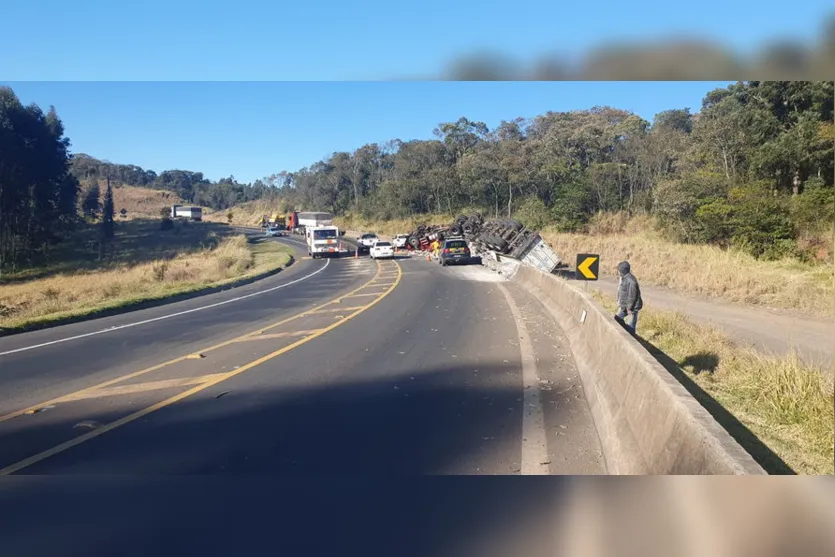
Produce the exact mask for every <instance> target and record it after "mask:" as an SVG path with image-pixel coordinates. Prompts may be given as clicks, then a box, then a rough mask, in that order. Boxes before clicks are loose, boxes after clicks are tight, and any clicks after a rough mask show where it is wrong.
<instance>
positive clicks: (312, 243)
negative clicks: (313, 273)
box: [304, 226, 347, 259]
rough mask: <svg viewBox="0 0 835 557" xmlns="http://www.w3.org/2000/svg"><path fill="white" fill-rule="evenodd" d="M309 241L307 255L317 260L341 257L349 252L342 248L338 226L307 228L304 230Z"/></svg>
mask: <svg viewBox="0 0 835 557" xmlns="http://www.w3.org/2000/svg"><path fill="white" fill-rule="evenodd" d="M304 235H305V240H306V241H307V255H309V256H311V257H313V258H314V259H317V258H319V257H326V256H327V257H331V256H333V257H339V256H340V255H341V254H343V253H344V252H347V250H345V249H344V248H343V247H342V240H340V239H339V237H340V236H341V234H340V233H339V227H337V226H307V227H305V229H304Z"/></svg>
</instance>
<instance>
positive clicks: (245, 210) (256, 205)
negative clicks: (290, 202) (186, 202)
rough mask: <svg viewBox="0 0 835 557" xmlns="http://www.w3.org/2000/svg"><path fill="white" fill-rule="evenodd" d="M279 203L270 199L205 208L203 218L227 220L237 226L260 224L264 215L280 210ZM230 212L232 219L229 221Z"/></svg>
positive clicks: (212, 220) (211, 220)
mask: <svg viewBox="0 0 835 557" xmlns="http://www.w3.org/2000/svg"><path fill="white" fill-rule="evenodd" d="M279 208H280V207H278V206H277V205H275V204H272V203H270V202H269V201H263V200H256V201H249V202H247V203H242V204H240V205H236V206H235V207H232V208H231V209H224V210H219V211H212V210H208V209H203V220H204V221H207V222H225V223H229V224H233V225H236V226H259V225H260V224H261V218H262V217H263V216H264V215H271V214H273V213H276V212H280V211H279ZM229 213H232V221H231V222H229Z"/></svg>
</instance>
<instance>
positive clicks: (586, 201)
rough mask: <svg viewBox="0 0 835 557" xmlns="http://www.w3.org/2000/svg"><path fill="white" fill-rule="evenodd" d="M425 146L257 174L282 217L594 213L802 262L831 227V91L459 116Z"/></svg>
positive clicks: (538, 224) (724, 93)
mask: <svg viewBox="0 0 835 557" xmlns="http://www.w3.org/2000/svg"><path fill="white" fill-rule="evenodd" d="M434 136H435V138H434V139H431V140H425V141H424V140H416V141H407V142H404V141H400V140H393V141H389V142H387V143H383V144H369V145H364V146H362V147H360V148H359V149H357V150H356V151H354V152H352V153H348V152H337V153H333V155H332V156H330V157H329V158H327V159H326V160H322V161H318V162H316V163H315V164H313V165H311V166H309V167H306V168H302V169H301V170H299V171H297V172H292V173H288V172H283V173H281V174H278V175H275V176H272V177H270V180H272V181H273V183H274V184H275V185H276V186H277V187H278V191H279V195H280V196H281V197H282V198H283V199H284V200H285V204H286V205H287V206H294V207H303V208H307V209H318V210H329V211H332V212H334V213H336V214H344V213H347V212H352V213H355V214H362V215H363V216H365V217H367V218H380V219H390V218H398V217H408V216H414V215H421V214H428V213H444V214H450V215H451V214H457V213H459V212H462V211H465V210H469V209H479V210H482V211H486V212H487V213H489V214H491V215H492V216H494V217H499V216H510V215H513V216H515V217H516V218H518V219H520V220H522V221H523V222H525V223H526V224H528V225H530V226H533V227H535V228H542V227H545V226H553V227H556V228H557V229H559V230H562V231H578V230H582V229H583V227H584V226H585V225H586V224H587V223H588V221H589V219H590V218H591V217H592V216H593V215H595V214H596V213H599V212H625V213H626V214H629V215H634V214H639V213H644V214H650V215H653V216H655V217H656V219H655V220H656V221H657V222H658V223H659V227H660V228H661V230H663V231H664V232H665V233H666V234H667V235H669V237H670V238H671V239H674V240H676V241H679V242H689V243H711V244H715V245H720V246H723V247H730V246H734V247H738V248H741V249H743V250H746V251H748V252H749V253H751V254H753V255H755V256H757V257H762V258H777V257H782V256H786V255H795V256H800V257H808V256H810V254H811V253H812V252H813V251H814V248H815V242H816V241H818V239H819V238H820V235H821V234H822V233H825V232H827V231H828V230H829V228H830V227H831V226H832V224H833V219H835V190H833V144H834V143H835V127H834V126H833V83H832V82H759V81H747V82H739V83H735V84H733V85H731V86H729V87H727V88H720V89H716V90H713V91H710V92H708V93H707V94H706V95H705V97H704V99H703V102H702V106H701V110H700V111H699V112H698V113H697V114H693V113H691V112H690V109H689V108H676V109H671V110H666V111H663V112H661V113H659V114H657V115H656V116H655V117H654V118H653V121H652V122H649V121H647V120H645V119H643V118H641V117H640V116H638V115H636V114H633V113H631V112H629V111H625V110H620V109H617V108H611V107H594V108H591V109H589V110H578V111H572V112H548V113H546V114H542V115H540V116H536V117H534V118H531V119H523V118H516V119H514V120H507V121H502V122H501V123H500V124H499V125H498V126H497V127H496V128H495V129H492V130H491V129H488V127H487V126H486V125H485V124H484V123H482V122H478V121H473V120H470V119H468V118H464V117H462V118H460V119H459V120H457V121H455V122H446V123H442V124H440V125H439V126H438V127H437V128H435V130H434Z"/></svg>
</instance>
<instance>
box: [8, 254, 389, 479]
mask: <svg viewBox="0 0 835 557" xmlns="http://www.w3.org/2000/svg"><path fill="white" fill-rule="evenodd" d="M395 265H397V263H395ZM380 268H382V267H381V266H379V263H378V272H379V270H380ZM397 270H398V275H397V280H395V281H394V283H393V284H392V285H391V286H390V287H389V289H388V290H386V291H385V292H383V293H381V294H380V296H379V297H378V298H375V299H374V300H372V301H371V302H369V303H368V304H366V305H365V306H362V307H361V308H360V309H358V310H356V311H354V312H353V313H351V314H350V315H347V316H345V319H342V320H340V321H337V322H336V323H334V324H332V325H329V326H327V327H325V328H323V329H321V330H320V331H319V332H318V333H314V334H313V335H311V336H309V337H305V338H302V339H299V340H297V341H296V342H294V343H293V344H290V345H288V346H285V347H283V348H280V349H278V350H276V351H275V352H272V353H270V354H267V355H266V356H263V357H261V358H258V359H257V360H253V361H251V362H249V363H248V364H245V365H243V366H241V367H239V368H238V369H236V370H234V371H230V372H227V373H223V374H216V375H217V377H216V378H213V379H209V380H207V381H205V382H203V383H201V384H200V385H197V386H196V387H192V388H191V389H189V390H187V391H184V392H182V393H179V394H177V395H174V396H172V397H169V398H167V399H165V400H163V401H161V402H158V403H156V404H153V405H151V406H148V407H146V408H143V409H141V410H138V411H136V412H134V413H132V414H129V415H127V416H125V417H123V418H120V419H118V420H115V421H112V422H110V423H108V424H105V425H103V426H102V427H99V428H97V429H94V430H92V431H89V432H87V433H85V434H83V435H79V436H78V437H75V438H73V439H70V440H69V441H65V442H63V443H61V444H60V445H56V446H54V447H52V448H50V449H47V450H45V451H42V452H40V453H38V454H36V455H33V456H30V457H28V458H25V459H23V460H21V461H19V462H16V463H14V464H11V465H9V466H6V467H5V468H2V469H0V476H8V475H10V474H14V473H15V472H17V471H19V470H22V469H23V468H26V467H28V466H31V465H33V464H36V463H38V462H41V461H42V460H45V459H47V458H49V457H52V456H55V455H56V454H59V453H62V452H64V451H66V450H67V449H71V448H72V447H75V446H76V445H80V444H81V443H84V442H86V441H89V440H90V439H94V438H96V437H98V436H99V435H103V434H105V433H107V432H108V431H112V430H114V429H116V428H118V427H121V426H123V425H125V424H128V423H130V422H132V421H134V420H138V419H139V418H142V417H143V416H147V415H148V414H151V413H152V412H156V411H157V410H160V409H162V408H165V407H166V406H170V405H172V404H174V403H175V402H179V401H181V400H183V399H185V398H188V397H190V396H192V395H194V394H197V393H199V392H200V391H203V390H205V389H208V388H209V387H212V386H214V385H217V384H218V383H220V382H221V381H226V380H227V379H230V378H232V377H235V376H236V375H240V374H241V373H243V372H245V371H248V370H250V369H252V368H254V367H255V366H258V365H260V364H263V363H264V362H267V361H269V360H272V359H273V358H276V357H278V356H280V355H282V354H284V353H286V352H289V351H290V350H293V349H294V348H297V347H299V346H301V345H303V344H305V343H307V342H310V341H311V340H313V339H314V338H317V337H320V336H322V335H324V334H325V333H327V332H328V331H332V330H333V329H336V328H337V327H339V326H341V325H343V324H344V323H346V322H348V321H350V320H351V319H353V318H354V317H356V316H357V315H359V314H361V313H362V312H364V311H366V310H368V309H369V308H371V307H373V306H374V305H376V304H377V303H379V302H380V300H382V299H383V298H385V297H386V296H388V295H389V294H391V293H392V291H393V290H394V289H395V288H397V285H398V284H399V283H400V280H401V278H402V277H403V271H402V269H401V268H400V266H399V265H397ZM357 290H360V288H358V289H357ZM355 292H356V290H355ZM203 352H205V350H203Z"/></svg>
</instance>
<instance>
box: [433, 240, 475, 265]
mask: <svg viewBox="0 0 835 557" xmlns="http://www.w3.org/2000/svg"><path fill="white" fill-rule="evenodd" d="M470 261H471V254H470V247H469V246H468V245H467V241H466V240H464V239H463V238H450V239H447V240H444V242H443V244H441V250H440V252H439V253H438V263H440V264H441V265H442V266H444V267H446V266H447V265H449V264H450V263H470Z"/></svg>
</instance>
